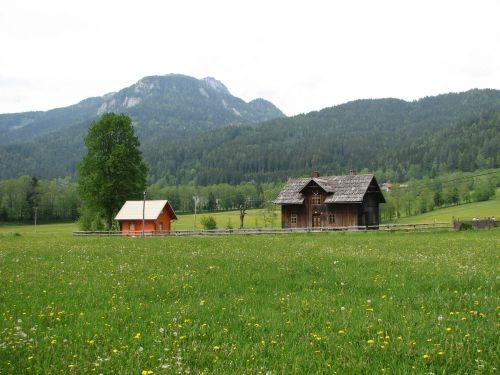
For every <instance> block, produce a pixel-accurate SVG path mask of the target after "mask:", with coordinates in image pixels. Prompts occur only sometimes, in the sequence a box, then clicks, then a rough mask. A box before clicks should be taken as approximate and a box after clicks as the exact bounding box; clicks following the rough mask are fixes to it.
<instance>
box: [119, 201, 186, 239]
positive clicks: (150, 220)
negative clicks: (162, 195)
mask: <svg viewBox="0 0 500 375" xmlns="http://www.w3.org/2000/svg"><path fill="white" fill-rule="evenodd" d="M143 208H144V233H147V234H162V233H163V234H165V233H168V231H170V223H171V222H172V221H173V220H177V216H176V215H175V212H174V209H173V208H172V206H171V205H170V203H168V201H167V200H154V201H126V202H125V203H124V204H123V207H122V208H121V209H120V211H119V212H118V214H117V215H116V217H115V220H118V221H119V222H120V230H121V232H122V234H124V235H136V234H141V233H142V216H143Z"/></svg>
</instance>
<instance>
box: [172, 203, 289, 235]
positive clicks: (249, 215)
mask: <svg viewBox="0 0 500 375" xmlns="http://www.w3.org/2000/svg"><path fill="white" fill-rule="evenodd" d="M274 209H275V210H274V212H275V214H276V216H275V219H274V226H275V227H280V226H281V211H280V208H279V207H278V206H276V207H274ZM264 212H265V210H263V209H251V210H247V211H246V214H245V219H244V220H243V226H244V228H257V227H265V226H266V223H265V222H264V216H263V215H264ZM204 216H213V217H214V218H215V220H216V221H217V227H218V228H220V229H224V228H227V227H228V225H231V226H232V227H233V228H239V227H240V211H224V212H202V213H198V214H197V215H196V228H197V229H203V225H201V223H200V220H201V218H202V217H204ZM177 218H178V220H176V221H174V222H173V223H172V229H173V230H192V229H193V228H194V227H195V217H194V214H185V215H177ZM268 225H269V224H268Z"/></svg>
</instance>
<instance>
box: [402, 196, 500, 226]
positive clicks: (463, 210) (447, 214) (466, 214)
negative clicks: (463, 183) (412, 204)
mask: <svg viewBox="0 0 500 375" xmlns="http://www.w3.org/2000/svg"><path fill="white" fill-rule="evenodd" d="M453 216H454V217H455V218H462V219H465V220H471V219H472V218H473V217H477V218H487V217H493V216H494V217H495V218H497V219H500V189H497V192H496V195H495V197H494V198H493V199H491V200H489V201H486V202H475V203H469V204H462V205H459V206H453V207H447V208H442V209H440V210H435V211H431V212H426V213H425V214H421V215H415V216H409V217H404V218H401V219H399V220H396V221H393V222H394V223H396V224H406V223H432V222H434V221H438V222H441V221H442V222H451V220H452V217H453Z"/></svg>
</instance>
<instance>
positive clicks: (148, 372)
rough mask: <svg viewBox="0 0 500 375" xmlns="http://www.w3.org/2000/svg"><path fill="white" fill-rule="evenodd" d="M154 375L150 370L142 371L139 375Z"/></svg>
mask: <svg viewBox="0 0 500 375" xmlns="http://www.w3.org/2000/svg"><path fill="white" fill-rule="evenodd" d="M152 374H154V373H153V371H151V370H142V372H141V375H152Z"/></svg>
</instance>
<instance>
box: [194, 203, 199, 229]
mask: <svg viewBox="0 0 500 375" xmlns="http://www.w3.org/2000/svg"><path fill="white" fill-rule="evenodd" d="M199 199H200V198H198V196H197V195H194V196H193V200H194V225H193V229H196V206H197V205H198V201H199Z"/></svg>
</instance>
